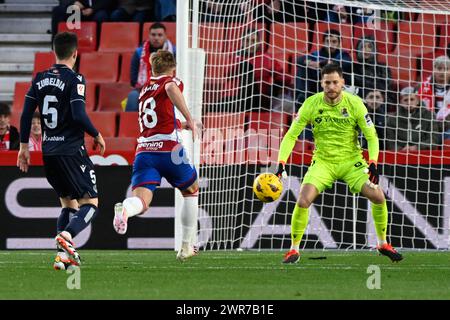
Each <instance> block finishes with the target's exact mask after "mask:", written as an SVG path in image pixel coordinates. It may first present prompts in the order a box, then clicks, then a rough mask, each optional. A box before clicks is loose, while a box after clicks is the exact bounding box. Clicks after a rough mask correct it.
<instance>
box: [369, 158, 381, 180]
mask: <svg viewBox="0 0 450 320" xmlns="http://www.w3.org/2000/svg"><path fill="white" fill-rule="evenodd" d="M379 180H380V174H379V173H378V170H377V163H376V162H375V161H369V181H370V182H372V183H373V184H378V181H379Z"/></svg>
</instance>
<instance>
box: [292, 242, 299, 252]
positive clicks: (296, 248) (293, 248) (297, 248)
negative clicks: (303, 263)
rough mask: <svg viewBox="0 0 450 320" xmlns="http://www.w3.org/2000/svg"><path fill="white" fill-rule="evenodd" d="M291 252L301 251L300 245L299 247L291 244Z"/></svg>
mask: <svg viewBox="0 0 450 320" xmlns="http://www.w3.org/2000/svg"><path fill="white" fill-rule="evenodd" d="M291 250H297V251H300V244H297V245H293V244H291Z"/></svg>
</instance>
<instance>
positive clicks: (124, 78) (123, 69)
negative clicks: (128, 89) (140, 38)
mask: <svg viewBox="0 0 450 320" xmlns="http://www.w3.org/2000/svg"><path fill="white" fill-rule="evenodd" d="M133 54H134V52H124V53H122V54H121V57H122V58H121V62H120V77H119V82H121V83H128V84H129V83H130V67H131V58H132V57H133Z"/></svg>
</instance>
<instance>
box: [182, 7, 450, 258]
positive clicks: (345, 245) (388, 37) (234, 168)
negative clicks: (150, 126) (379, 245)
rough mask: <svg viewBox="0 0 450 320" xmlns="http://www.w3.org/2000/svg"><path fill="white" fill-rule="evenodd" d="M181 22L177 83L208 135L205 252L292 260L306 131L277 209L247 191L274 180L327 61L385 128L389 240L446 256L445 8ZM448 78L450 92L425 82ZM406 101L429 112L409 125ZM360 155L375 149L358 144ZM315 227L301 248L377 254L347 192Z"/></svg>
mask: <svg viewBox="0 0 450 320" xmlns="http://www.w3.org/2000/svg"><path fill="white" fill-rule="evenodd" d="M181 3H183V4H181ZM273 3H275V5H274V7H272V6H271V5H272V4H273ZM180 4H181V6H180ZM181 7H182V8H183V11H182V12H181ZM177 10H179V11H178V12H177V32H180V34H178V35H177V62H178V70H180V67H181V69H182V70H184V71H182V72H183V73H180V77H181V78H182V79H183V80H184V81H185V83H186V88H187V97H188V101H189V102H190V106H191V107H193V108H194V109H192V110H196V111H193V112H194V113H195V115H196V116H197V117H201V119H202V121H203V125H204V131H203V137H202V140H201V142H199V145H197V146H195V147H193V148H192V147H189V148H191V150H192V149H193V150H194V151H195V150H196V151H197V152H198V153H197V154H198V159H197V160H196V161H198V162H196V163H198V166H197V168H198V169H199V174H200V180H201V188H200V196H199V224H198V225H199V233H198V238H199V239H198V240H199V245H200V246H201V247H202V248H203V249H204V250H210V249H213V250H216V249H219V250H222V249H225V250H230V249H238V248H241V249H254V250H263V249H270V250H284V249H286V248H288V247H289V245H290V220H291V214H292V212H293V209H294V206H295V202H296V199H297V197H298V193H299V189H300V185H301V181H302V178H303V176H304V175H305V173H306V171H307V169H308V166H309V164H310V161H311V158H312V154H313V149H314V141H313V140H312V135H311V128H307V129H305V131H304V132H303V133H302V134H301V135H300V136H299V137H298V141H297V144H296V146H295V148H294V151H293V153H292V156H291V158H290V160H289V162H288V165H287V171H288V174H289V177H288V178H287V179H285V180H284V181H283V185H284V191H283V194H282V196H281V197H280V199H279V200H278V201H276V202H273V203H269V204H262V203H261V202H259V201H258V200H257V198H256V197H255V196H254V195H253V193H252V184H253V180H254V179H255V177H256V176H257V175H258V174H259V173H261V172H274V170H275V167H276V160H277V156H278V150H279V145H280V142H281V139H282V137H283V135H284V134H285V133H286V131H287V129H288V128H289V125H290V123H291V121H292V119H293V118H294V117H295V113H296V112H297V110H298V108H299V107H300V106H301V103H302V102H303V101H304V99H306V98H307V97H308V96H310V95H312V94H314V93H315V92H318V91H320V90H321V88H320V82H319V80H320V77H319V70H320V66H323V65H324V63H327V62H330V61H331V62H336V63H339V64H341V66H342V67H343V69H344V78H345V81H346V86H345V90H346V91H348V92H351V93H352V94H355V95H358V96H360V97H361V98H362V99H363V101H364V102H365V104H366V106H367V107H368V111H369V114H370V116H371V118H372V120H373V121H374V122H375V125H376V127H377V132H378V134H379V137H380V143H381V144H382V145H380V149H381V151H380V157H379V163H380V169H381V179H380V187H381V188H382V189H383V191H384V193H385V194H386V198H387V201H388V211H389V218H388V223H389V224H388V240H389V241H390V242H392V244H393V245H394V246H395V247H398V248H401V249H431V250H436V249H444V250H448V249H449V246H450V232H449V228H450V227H449V224H450V207H449V206H450V151H449V150H450V148H449V147H448V146H449V145H450V143H449V141H450V140H449V139H448V138H449V137H450V135H448V134H446V133H445V129H446V123H447V120H448V119H447V118H446V115H447V113H445V110H446V109H447V108H449V110H450V91H449V87H448V85H450V71H447V69H448V70H450V66H449V67H446V66H447V59H450V58H449V57H447V58H445V57H446V56H447V55H450V50H447V48H449V44H450V27H449V25H450V4H449V3H445V2H441V1H415V0H402V1H397V0H395V1H394V0H373V1H369V0H360V1H340V2H339V6H337V5H336V4H335V1H328V0H314V1H295V0H284V1H264V0H233V1H232V0H230V1H213V0H191V1H183V0H181V1H178V7H177ZM181 14H184V16H183V17H181V16H180V15H181ZM330 30H331V31H330ZM181 33H182V34H183V37H186V38H185V39H184V40H182V39H180V37H181ZM335 38H337V40H338V42H339V43H338V44H336V43H333V41H334V40H335ZM333 46H338V47H339V48H340V50H341V51H340V53H339V54H335V52H336V51H333V50H334V49H332V47H333ZM324 48H326V50H325V49H324ZM196 50H198V51H196ZM320 50H322V51H320ZM323 50H325V51H323ZM371 50H372V51H371ZM193 52H201V53H198V54H193ZM192 54H193V55H194V56H195V57H197V58H194V57H193V56H192ZM315 55H318V56H320V58H319V59H318V60H317V61H318V62H319V63H317V64H316V63H314V62H316V60H314V59H315V58H314V57H315ZM325 56H326V57H327V58H326V59H325ZM197 59H198V61H204V63H205V65H204V68H203V67H202V68H200V67H199V66H198V65H197V64H196V63H194V61H197ZM311 61H312V62H313V63H311ZM442 65H444V69H445V68H447V69H445V70H444V71H441V72H444V73H445V72H448V80H444V81H442V80H438V79H437V78H439V77H441V76H436V77H434V78H433V77H431V80H430V76H432V75H433V74H437V73H436V72H437V71H435V69H436V67H439V68H440V67H442ZM184 72H186V73H184ZM445 77H447V76H444V78H445ZM430 81H431V82H430ZM194 88H196V89H194ZM411 88H412V89H411ZM193 90H196V92H197V96H196V98H192V97H191V94H192V92H193ZM430 90H435V91H433V92H432V93H433V94H431V93H430ZM413 91H414V92H413ZM447 92H448V96H447ZM402 97H407V98H408V99H410V100H411V101H413V100H414V99H418V101H420V105H419V106H417V108H418V109H417V110H419V111H420V112H413V111H411V112H410V111H408V110H409V109H408V108H407V105H406V102H404V101H403V102H402ZM447 99H449V100H447ZM408 101H409V100H408ZM191 102H192V103H191ZM408 103H409V102H408ZM197 107H198V108H199V109H195V108H197ZM441 108H442V109H441ZM438 109H439V110H441V113H439V110H438ZM411 110H416V109H411ZM422 110H423V111H422ZM412 115H414V116H412ZM442 115H444V116H442ZM449 119H450V118H449ZM359 143H360V144H361V146H362V148H363V149H366V148H367V143H366V142H365V140H364V138H363V137H362V136H361V135H360V137H359ZM412 146H416V148H414V147H412ZM410 147H412V148H410ZM416 149H418V150H416ZM365 154H367V151H365ZM178 207H179V202H177V208H178ZM309 214H310V219H309V224H308V227H307V230H306V232H305V235H304V237H303V240H302V243H301V247H302V248H305V249H345V250H347V249H372V248H374V247H375V245H376V235H375V229H374V225H373V221H372V217H371V207H370V203H369V202H368V201H367V200H366V199H365V198H363V197H360V196H359V195H353V194H352V193H351V192H350V191H349V189H348V186H347V185H346V184H345V183H343V182H341V181H337V182H336V183H335V185H334V186H333V188H332V189H330V190H327V191H325V192H324V193H323V194H321V195H320V196H319V197H318V199H316V201H315V202H314V204H313V205H312V206H311V208H310V210H309ZM178 217H179V216H178ZM177 221H178V222H177ZM177 223H179V219H176V222H175V224H176V226H177ZM178 225H179V224H178ZM176 234H177V232H176ZM178 234H180V233H178Z"/></svg>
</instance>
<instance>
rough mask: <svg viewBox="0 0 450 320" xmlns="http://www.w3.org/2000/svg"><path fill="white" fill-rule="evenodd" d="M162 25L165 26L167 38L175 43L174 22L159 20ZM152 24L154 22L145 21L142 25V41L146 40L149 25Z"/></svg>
mask: <svg viewBox="0 0 450 320" xmlns="http://www.w3.org/2000/svg"><path fill="white" fill-rule="evenodd" d="M161 23H162V24H163V25H164V27H166V35H167V39H169V40H170V42H172V43H173V44H174V45H176V44H177V37H176V35H177V25H176V22H161ZM152 24H154V22H146V23H144V25H143V26H142V42H144V41H146V40H148V34H149V31H150V26H151V25H152Z"/></svg>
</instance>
